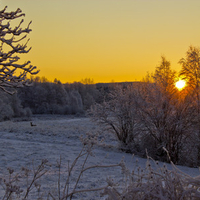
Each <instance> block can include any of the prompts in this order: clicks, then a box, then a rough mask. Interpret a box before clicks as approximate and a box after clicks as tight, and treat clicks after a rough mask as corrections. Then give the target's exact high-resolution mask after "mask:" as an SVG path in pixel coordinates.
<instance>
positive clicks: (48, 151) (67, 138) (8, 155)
mask: <svg viewBox="0 0 200 200" xmlns="http://www.w3.org/2000/svg"><path fill="white" fill-rule="evenodd" d="M31 122H32V124H33V125H35V126H31V124H30V121H20V120H19V121H17V120H13V121H5V122H1V123H0V177H3V176H6V174H8V173H7V170H6V169H7V168H8V167H10V168H12V169H14V170H15V171H19V170H20V169H21V168H22V167H28V168H30V169H31V168H32V165H33V163H34V165H35V166H36V165H38V164H39V163H40V162H41V160H42V159H47V160H48V161H49V163H50V164H51V165H52V167H51V169H50V171H49V172H48V173H47V175H45V176H44V178H45V179H43V182H44V183H42V188H41V189H42V191H45V192H47V191H51V192H52V191H54V192H56V191H57V190H56V188H57V182H58V168H57V167H56V166H57V163H58V161H59V159H60V157H61V166H62V168H61V183H62V184H64V180H66V177H67V169H68V163H69V164H71V163H72V162H73V160H74V159H75V158H76V157H77V155H78V154H79V152H80V151H81V148H82V143H81V141H80V139H79V138H80V136H81V135H83V136H85V135H86V134H87V133H91V134H95V133H98V134H99V135H98V139H99V140H102V139H103V138H104V142H103V143H104V144H101V143H100V144H99V145H97V146H96V148H95V149H94V156H90V157H89V159H88V161H87V164H86V166H91V165H97V164H98V165H111V164H117V163H119V162H120V161H121V159H122V157H124V161H125V163H126V166H127V167H128V168H129V169H130V170H131V169H132V168H134V167H135V166H134V165H135V163H136V162H135V161H136V159H137V160H138V165H139V166H141V167H145V164H146V159H142V158H139V157H136V156H134V157H133V156H132V155H131V154H126V153H124V152H121V151H119V150H118V149H117V145H118V143H117V141H116V139H115V137H114V135H112V134H109V133H106V134H105V133H103V132H101V130H100V129H99V127H98V126H97V125H96V124H94V123H93V122H92V121H90V119H89V118H73V117H67V116H50V115H45V116H34V117H32V119H31ZM82 161H83V159H81V160H80V162H79V163H78V164H79V166H76V168H75V169H78V167H80V165H81V162H82ZM179 168H180V169H181V170H182V171H183V172H185V173H187V174H189V175H191V176H197V175H199V170H198V169H196V168H188V167H183V166H179ZM72 175H73V177H74V180H75V178H76V177H77V176H78V172H76V171H75V172H74V174H72ZM107 177H111V178H112V179H115V180H116V181H118V182H120V181H122V180H123V175H122V174H121V169H120V167H116V168H101V169H91V170H88V171H86V172H85V173H84V175H83V176H82V177H81V180H80V184H79V186H78V187H79V189H83V188H87V189H91V188H97V187H102V186H105V185H106V178H107ZM44 180H45V181H44ZM74 180H73V178H72V180H71V181H72V182H73V181H74ZM0 191H1V192H0V196H1V195H3V190H2V189H0ZM45 195H46V193H45ZM75 197H76V198H77V199H104V197H101V196H100V192H88V193H85V194H81V195H78V196H77V195H75ZM44 199H46V198H44Z"/></svg>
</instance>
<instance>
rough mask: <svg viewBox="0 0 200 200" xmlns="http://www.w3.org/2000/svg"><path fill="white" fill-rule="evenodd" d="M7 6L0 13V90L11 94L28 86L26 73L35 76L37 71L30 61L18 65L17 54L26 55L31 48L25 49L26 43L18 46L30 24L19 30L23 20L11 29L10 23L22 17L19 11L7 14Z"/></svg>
mask: <svg viewBox="0 0 200 200" xmlns="http://www.w3.org/2000/svg"><path fill="white" fill-rule="evenodd" d="M6 9H7V6H6V7H5V8H4V9H3V10H1V11H0V41H1V44H0V88H1V89H2V90H4V91H6V92H8V93H13V90H10V89H8V88H11V89H14V88H17V87H22V86H23V85H28V84H29V83H28V81H27V78H26V75H27V73H29V74H32V75H33V74H37V73H38V72H39V71H38V70H37V68H36V67H35V66H32V65H30V61H27V62H25V63H24V64H19V63H18V61H19V60H20V57H19V56H18V55H19V54H26V53H28V52H29V51H30V50H31V48H28V49H27V43H28V41H29V39H28V40H27V41H26V43H25V44H20V42H21V41H22V40H24V39H26V37H27V35H28V33H30V31H31V29H30V28H29V26H30V24H31V22H30V23H29V24H28V26H27V27H26V28H21V25H22V23H23V21H24V20H23V19H22V20H21V21H20V22H19V24H18V25H17V26H16V27H15V28H12V27H11V25H10V22H11V21H13V22H16V21H15V19H17V18H21V17H24V16H25V14H24V13H22V11H21V9H19V8H18V9H17V10H16V11H14V12H13V11H11V12H7V11H6Z"/></svg>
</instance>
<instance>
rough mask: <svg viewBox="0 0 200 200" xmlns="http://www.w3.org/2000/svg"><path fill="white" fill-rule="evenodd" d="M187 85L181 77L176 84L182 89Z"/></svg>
mask: <svg viewBox="0 0 200 200" xmlns="http://www.w3.org/2000/svg"><path fill="white" fill-rule="evenodd" d="M185 85H186V82H185V81H184V80H182V79H180V80H179V81H177V82H176V83H175V86H176V87H177V89H178V90H182V89H183V88H184V87H185Z"/></svg>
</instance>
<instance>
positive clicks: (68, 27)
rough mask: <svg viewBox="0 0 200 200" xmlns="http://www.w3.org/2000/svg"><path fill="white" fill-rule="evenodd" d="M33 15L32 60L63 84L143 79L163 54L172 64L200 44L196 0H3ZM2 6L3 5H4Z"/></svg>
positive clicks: (28, 57)
mask: <svg viewBox="0 0 200 200" xmlns="http://www.w3.org/2000/svg"><path fill="white" fill-rule="evenodd" d="M6 5H7V6H8V8H7V9H8V11H14V10H16V9H17V8H18V7H19V8H21V9H22V11H23V12H24V13H25V14H26V16H25V18H24V23H23V27H25V26H26V25H27V24H28V23H29V21H31V20H32V22H33V23H32V24H31V26H30V28H31V29H32V32H31V33H30V34H29V35H28V38H30V42H29V43H28V47H32V49H31V51H30V52H29V53H28V54H27V55H23V56H22V55H19V56H20V57H21V60H20V62H21V63H23V62H24V61H27V60H30V61H31V64H32V65H34V66H37V67H38V69H40V73H39V74H38V76H40V77H43V76H45V77H46V78H47V79H48V80H50V81H53V80H54V79H55V78H57V79H58V80H60V81H61V82H63V83H66V82H74V81H80V80H81V79H84V78H91V79H94V81H95V82H96V83H97V82H110V81H111V80H114V81H115V82H124V81H140V80H142V78H143V77H145V75H146V72H150V73H151V72H153V71H154V70H155V67H156V66H157V65H159V62H160V57H161V56H162V55H164V56H165V57H166V59H167V60H169V61H170V62H171V68H172V69H174V70H176V71H179V70H180V68H181V66H180V65H179V64H178V61H179V60H180V59H181V58H183V57H185V52H186V51H187V49H188V47H189V46H190V45H193V46H197V47H198V46H200V37H199V35H200V26H197V23H196V21H197V20H196V19H200V12H199V7H200V1H197V0H190V1H189V0H185V1H183V0H176V1H167V0H163V1H160V0H151V1H150V0H123V1H121V0H109V1H102V0H95V1H94V0H84V1H83V0H66V1H63V0H42V1H41V0H26V1H25V0H17V1H16V0H1V3H0V8H1V9H3V8H4V6H6ZM1 9H0V10H1Z"/></svg>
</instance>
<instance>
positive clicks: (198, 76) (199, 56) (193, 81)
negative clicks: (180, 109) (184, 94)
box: [179, 46, 200, 162]
mask: <svg viewBox="0 0 200 200" xmlns="http://www.w3.org/2000/svg"><path fill="white" fill-rule="evenodd" d="M179 63H180V64H181V65H182V69H181V72H180V75H181V76H183V77H184V78H185V79H186V80H187V84H188V87H189V91H190V93H191V95H192V96H193V99H194V101H193V106H194V107H195V108H196V109H195V111H196V116H197V118H196V119H197V120H196V121H197V129H198V133H197V148H198V158H197V160H198V161H199V162H200V49H199V48H197V47H193V46H190V47H189V49H188V51H187V52H186V58H182V59H181V60H180V61H179Z"/></svg>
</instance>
